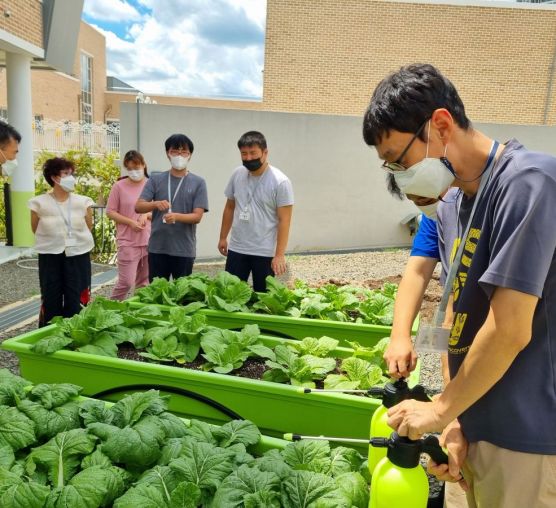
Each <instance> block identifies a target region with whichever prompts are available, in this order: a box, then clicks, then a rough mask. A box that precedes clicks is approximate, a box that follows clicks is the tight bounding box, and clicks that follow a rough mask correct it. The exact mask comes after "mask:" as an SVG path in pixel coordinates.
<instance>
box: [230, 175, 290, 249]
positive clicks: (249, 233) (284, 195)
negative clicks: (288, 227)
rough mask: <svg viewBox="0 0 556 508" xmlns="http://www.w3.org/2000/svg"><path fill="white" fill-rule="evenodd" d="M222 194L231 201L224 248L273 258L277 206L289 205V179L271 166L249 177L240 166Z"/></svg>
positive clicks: (276, 229)
mask: <svg viewBox="0 0 556 508" xmlns="http://www.w3.org/2000/svg"><path fill="white" fill-rule="evenodd" d="M224 194H225V195H226V197H227V198H228V199H233V200H234V201H235V209H234V219H233V223H232V232H231V235H230V242H229V244H228V248H229V249H230V250H232V251H234V252H239V253H240V254H250V255H253V256H264V257H274V255H275V253H276V237H277V233H278V208H280V207H282V206H290V205H293V189H292V184H291V182H290V180H289V178H288V177H287V176H286V175H285V174H284V173H282V171H280V170H279V169H278V168H275V167H274V166H268V167H267V169H266V170H265V172H264V173H263V174H262V175H261V176H253V174H251V173H250V172H249V171H248V170H247V169H245V168H244V167H243V166H240V167H238V168H236V169H235V171H234V173H233V174H232V177H231V178H230V181H229V182H228V185H227V186H226V190H225V191H224ZM240 214H242V215H240ZM242 218H243V220H242ZM244 219H247V220H244Z"/></svg>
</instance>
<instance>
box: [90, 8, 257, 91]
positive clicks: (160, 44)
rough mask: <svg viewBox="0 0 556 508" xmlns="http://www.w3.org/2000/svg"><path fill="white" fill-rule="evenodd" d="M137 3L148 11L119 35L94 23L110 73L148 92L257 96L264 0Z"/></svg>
mask: <svg viewBox="0 0 556 508" xmlns="http://www.w3.org/2000/svg"><path fill="white" fill-rule="evenodd" d="M138 3H139V4H140V5H141V6H142V7H143V8H147V9H148V10H150V12H148V13H146V14H143V15H142V16H140V17H139V19H137V20H136V21H135V22H133V23H131V24H129V23H128V24H127V29H126V32H127V33H126V34H125V36H124V37H123V38H121V37H118V36H117V35H116V34H114V33H113V32H109V31H107V30H103V29H102V27H98V26H97V28H98V29H99V30H100V31H101V32H102V33H103V34H104V35H105V36H106V47H107V66H108V69H107V72H108V74H109V75H113V76H116V77H118V78H119V79H122V80H123V81H125V82H127V83H129V84H131V85H133V86H135V87H136V88H138V89H140V90H142V91H143V92H145V93H147V94H167V95H189V96H244V97H260V96H261V95H262V68H263V60H264V25H265V16H266V14H265V12H266V2H265V1H264V0H156V1H155V0H138ZM261 6H262V7H261ZM99 24H100V25H102V23H100V20H99ZM119 33H122V32H121V31H120V32H119Z"/></svg>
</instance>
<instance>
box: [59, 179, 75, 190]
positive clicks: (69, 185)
mask: <svg viewBox="0 0 556 508" xmlns="http://www.w3.org/2000/svg"><path fill="white" fill-rule="evenodd" d="M75 183H76V180H75V178H74V177H73V175H69V176H63V177H62V178H60V187H62V189H64V190H65V191H66V192H73V191H74V189H75Z"/></svg>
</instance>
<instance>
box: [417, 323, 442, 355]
mask: <svg viewBox="0 0 556 508" xmlns="http://www.w3.org/2000/svg"><path fill="white" fill-rule="evenodd" d="M450 331H451V329H450V328H441V327H438V326H431V325H421V326H420V327H419V332H418V333H417V337H416V338H415V349H416V350H417V351H421V352H424V353H447V352H448V342H449V340H450Z"/></svg>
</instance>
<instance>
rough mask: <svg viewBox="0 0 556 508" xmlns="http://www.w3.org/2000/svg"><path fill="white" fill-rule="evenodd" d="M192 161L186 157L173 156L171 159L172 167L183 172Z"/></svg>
mask: <svg viewBox="0 0 556 508" xmlns="http://www.w3.org/2000/svg"><path fill="white" fill-rule="evenodd" d="M190 159H191V157H184V156H183V155H173V156H171V157H170V163H171V164H172V167H173V168H174V169H177V170H178V171H183V170H184V169H185V168H187V165H188V164H189V160H190Z"/></svg>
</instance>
